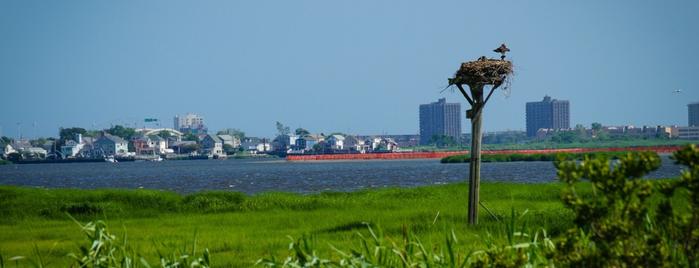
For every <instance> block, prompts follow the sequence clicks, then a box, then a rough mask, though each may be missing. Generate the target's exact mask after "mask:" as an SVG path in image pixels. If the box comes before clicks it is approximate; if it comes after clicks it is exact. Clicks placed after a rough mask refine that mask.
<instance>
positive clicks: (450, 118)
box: [420, 98, 461, 145]
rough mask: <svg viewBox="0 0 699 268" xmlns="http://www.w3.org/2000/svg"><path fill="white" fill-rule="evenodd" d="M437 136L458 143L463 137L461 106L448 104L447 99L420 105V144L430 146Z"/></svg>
mask: <svg viewBox="0 0 699 268" xmlns="http://www.w3.org/2000/svg"><path fill="white" fill-rule="evenodd" d="M435 135H445V136H449V137H452V138H454V140H455V141H458V140H459V138H460V137H461V104H459V103H447V100H446V99H445V98H441V99H439V100H438V101H437V102H433V103H430V104H422V105H420V144H423V145H424V144H429V143H430V140H431V139H432V137H433V136H435Z"/></svg>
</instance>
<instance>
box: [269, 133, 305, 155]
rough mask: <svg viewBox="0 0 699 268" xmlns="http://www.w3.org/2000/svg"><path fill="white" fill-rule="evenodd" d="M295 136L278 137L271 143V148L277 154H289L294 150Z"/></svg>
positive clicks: (296, 137)
mask: <svg viewBox="0 0 699 268" xmlns="http://www.w3.org/2000/svg"><path fill="white" fill-rule="evenodd" d="M298 138H299V136H297V135H279V136H277V137H276V138H274V140H273V141H272V148H273V149H274V151H277V152H287V153H288V152H289V151H290V150H293V149H295V148H296V140H297V139H298Z"/></svg>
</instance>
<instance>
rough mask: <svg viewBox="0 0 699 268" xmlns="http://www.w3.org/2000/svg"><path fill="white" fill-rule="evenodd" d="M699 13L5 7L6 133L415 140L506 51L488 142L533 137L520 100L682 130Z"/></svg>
mask: <svg viewBox="0 0 699 268" xmlns="http://www.w3.org/2000/svg"><path fill="white" fill-rule="evenodd" d="M697 11H699V2H697V1H689V0H688V1H630V0H629V1H602V0H594V1H578V2H568V1H565V2H561V1H553V0H551V1H514V0H510V1H508V0H506V1H495V2H483V3H477V2H475V1H439V2H424V1H371V0H366V1H351V2H335V1H321V0H317V1H249V2H243V1H223V0H220V1H218V0H217V1H197V2H192V1H88V0H77V1H68V2H63V1H33V0H27V1H1V2H0V38H1V40H2V42H0V94H2V98H0V100H1V101H0V103H2V106H1V107H2V108H3V109H2V112H1V113H0V132H1V133H0V134H1V135H5V136H12V137H15V136H17V133H18V131H17V126H18V125H17V124H18V123H21V127H22V132H23V134H24V135H25V136H28V137H31V138H33V137H37V136H57V135H58V128H59V127H60V126H63V127H73V126H77V127H84V128H106V127H109V126H110V125H115V124H129V125H131V126H132V125H133V123H134V122H139V124H142V122H143V119H144V118H157V119H159V120H160V121H161V124H163V126H167V127H172V123H173V117H174V116H175V115H178V114H179V115H184V114H186V113H188V112H192V113H196V114H199V115H201V116H203V117H204V118H205V122H206V124H207V126H208V127H209V130H210V131H216V130H219V129H223V128H238V129H241V130H243V131H245V132H246V133H247V134H248V135H250V136H272V135H274V134H275V132H276V129H275V122H276V121H280V122H282V123H284V124H285V125H288V126H290V127H291V128H292V129H294V128H297V127H303V128H306V129H308V130H310V131H312V132H314V133H315V132H317V133H320V132H324V133H330V132H334V131H339V132H346V133H352V134H382V133H387V134H416V133H418V132H419V105H420V104H425V103H431V102H434V101H436V100H437V99H439V98H444V97H445V98H447V101H448V102H460V103H462V110H464V108H463V107H466V106H467V105H466V103H465V101H464V100H463V98H462V97H461V96H460V94H459V93H458V90H455V91H453V90H446V91H444V92H441V91H442V89H443V88H444V87H445V86H446V84H447V78H449V77H450V76H452V75H453V73H454V72H455V71H456V69H457V68H458V67H459V64H460V63H461V62H463V61H467V60H473V59H476V58H478V57H480V56H482V55H485V56H489V57H497V55H496V54H495V53H493V52H492V50H493V49H494V48H496V47H497V46H499V45H500V44H501V43H506V44H507V45H508V47H510V48H511V49H512V51H511V52H510V53H509V54H508V58H509V59H511V60H512V61H513V63H514V64H515V77H514V78H513V81H512V88H511V94H510V95H509V97H506V96H505V94H504V93H503V92H502V91H499V92H498V93H496V95H495V96H494V98H493V99H492V100H491V101H490V102H489V103H488V106H487V107H486V108H485V113H484V131H497V130H524V129H525V124H526V122H525V103H526V102H530V101H538V100H541V99H542V98H543V96H544V95H549V96H551V97H552V98H556V99H564V100H569V101H570V114H571V120H570V121H571V122H570V123H571V126H575V125H576V124H583V125H585V126H589V125H590V124H591V123H592V122H600V123H602V124H604V125H621V124H633V125H680V126H684V125H687V121H688V118H687V104H689V103H692V102H696V101H699V91H698V90H697V89H696V86H695V83H696V82H695V81H694V80H695V79H694V77H695V72H696V71H697V70H699V55H698V54H697V53H696V52H695V51H692V50H693V49H695V48H697V47H699V27H697V25H699V16H696V13H697ZM677 90H681V92H679V93H676V91H677ZM462 112H463V111H462ZM464 117H465V116H464ZM463 120H464V121H462V122H463V123H462V124H463V131H464V132H469V131H470V124H469V122H468V121H466V119H465V118H463Z"/></svg>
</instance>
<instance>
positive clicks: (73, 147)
mask: <svg viewBox="0 0 699 268" xmlns="http://www.w3.org/2000/svg"><path fill="white" fill-rule="evenodd" d="M83 147H85V144H84V143H83V135H82V134H80V133H78V134H77V135H76V136H75V140H68V141H67V142H66V143H65V144H64V145H63V146H61V155H62V156H63V158H71V157H75V156H76V155H78V153H80V150H82V149H83Z"/></svg>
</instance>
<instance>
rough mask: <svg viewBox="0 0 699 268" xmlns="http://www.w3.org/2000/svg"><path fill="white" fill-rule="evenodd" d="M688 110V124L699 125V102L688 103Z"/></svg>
mask: <svg viewBox="0 0 699 268" xmlns="http://www.w3.org/2000/svg"><path fill="white" fill-rule="evenodd" d="M687 110H688V111H689V124H688V126H690V127H694V126H699V102H695V103H690V104H688V105H687Z"/></svg>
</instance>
